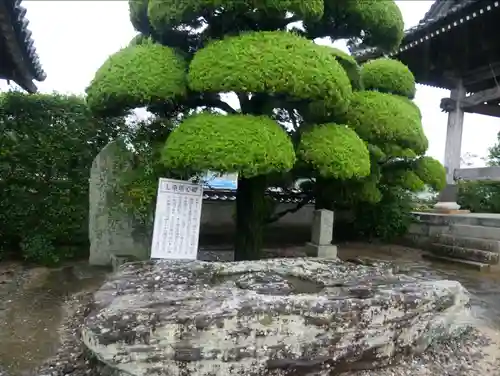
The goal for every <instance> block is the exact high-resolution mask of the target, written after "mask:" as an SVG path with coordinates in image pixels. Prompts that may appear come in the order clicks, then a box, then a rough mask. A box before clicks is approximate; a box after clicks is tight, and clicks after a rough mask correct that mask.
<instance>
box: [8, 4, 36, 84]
mask: <svg viewBox="0 0 500 376" xmlns="http://www.w3.org/2000/svg"><path fill="white" fill-rule="evenodd" d="M25 16H26V9H25V8H23V7H22V6H21V0H2V1H0V79H4V80H7V81H13V82H15V83H16V84H18V85H19V86H20V87H21V88H23V89H24V90H26V91H27V92H29V93H35V92H36V91H37V87H36V85H35V84H34V83H33V81H43V80H45V78H46V74H45V72H44V71H43V69H42V67H41V64H40V60H39V58H38V55H37V53H36V50H35V47H34V41H33V39H32V37H31V35H32V32H31V31H30V30H29V29H28V24H29V21H28V20H27V19H26V17H25Z"/></svg>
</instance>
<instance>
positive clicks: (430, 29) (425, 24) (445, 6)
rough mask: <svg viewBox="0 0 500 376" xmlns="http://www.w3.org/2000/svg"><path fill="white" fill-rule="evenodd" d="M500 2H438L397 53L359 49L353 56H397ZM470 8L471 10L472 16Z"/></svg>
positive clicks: (489, 0)
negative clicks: (455, 17)
mask: <svg viewBox="0 0 500 376" xmlns="http://www.w3.org/2000/svg"><path fill="white" fill-rule="evenodd" d="M499 5H500V4H499V1H495V0H460V1H457V0H451V1H450V0H446V1H444V0H437V1H435V2H434V4H433V5H432V6H431V8H430V9H429V11H428V12H427V13H426V15H425V17H424V18H423V19H422V20H421V21H420V22H419V23H418V25H416V26H414V27H412V28H410V29H408V30H406V31H405V36H404V38H403V42H402V43H401V46H400V47H399V48H398V50H396V51H395V52H392V53H390V54H385V53H384V52H383V51H381V50H379V49H378V48H370V47H368V48H359V49H357V50H352V51H351V52H352V54H353V56H354V57H355V58H356V59H358V60H366V58H374V57H379V56H382V55H386V56H390V57H392V56H396V55H398V54H399V53H400V52H403V51H405V50H407V49H409V48H411V47H414V46H416V45H418V44H420V43H421V42H423V41H425V40H429V39H431V38H433V37H434V36H436V35H439V34H440V33H444V32H447V31H449V30H451V29H453V28H454V27H456V26H458V25H460V24H462V23H464V22H467V21H468V20H470V19H474V18H476V17H478V16H480V15H482V14H484V13H486V12H489V11H490V10H492V9H494V8H498V7H499ZM475 6H480V7H479V9H478V10H476V11H472V8H473V7H475ZM468 8H471V12H470V14H469V13H468ZM459 13H462V14H463V15H464V17H463V18H461V19H459V20H454V21H451V20H450V22H449V23H447V22H446V19H447V18H453V16H454V15H458V14H459Z"/></svg>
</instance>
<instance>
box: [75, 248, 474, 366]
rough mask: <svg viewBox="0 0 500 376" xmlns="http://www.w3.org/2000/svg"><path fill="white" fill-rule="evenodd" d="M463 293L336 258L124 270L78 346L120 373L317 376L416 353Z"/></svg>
mask: <svg viewBox="0 0 500 376" xmlns="http://www.w3.org/2000/svg"><path fill="white" fill-rule="evenodd" d="M467 302H468V294H467V292H466V290H465V289H464V288H463V287H462V286H461V285H460V283H458V282H454V281H446V280H441V281H425V280H422V279H417V278H416V277H409V276H406V275H403V274H397V273H396V272H393V270H392V267H391V266H390V265H388V264H377V265H375V266H366V265H360V264H356V263H345V262H342V261H339V260H326V259H313V258H297V259H271V260H261V261H252V262H249V261H248V262H234V263H229V262H202V261H167V260H162V261H148V262H139V263H132V264H126V265H124V266H122V268H121V269H120V271H119V272H118V273H116V274H114V275H113V276H112V277H111V278H110V279H109V280H108V281H107V282H106V283H105V284H104V285H103V286H102V288H101V289H100V290H99V291H98V292H97V293H96V294H95V303H94V306H93V309H92V311H91V313H90V314H89V316H87V318H86V320H85V323H84V325H83V328H82V338H83V341H84V343H85V345H86V346H87V347H88V348H89V349H90V350H91V351H92V352H93V353H94V354H95V355H96V356H97V357H98V358H99V359H100V360H101V361H103V362H105V363H106V364H108V365H109V366H111V367H114V368H115V369H116V370H118V371H121V372H125V373H127V374H130V375H141V376H146V375H148V376H149V375H189V376H219V375H225V376H230V375H248V376H263V375H275V376H281V375H326V374H330V373H329V372H330V371H332V370H334V373H333V374H337V372H340V371H343V370H351V369H372V368H374V367H378V366H381V365H385V364H388V363H391V362H393V361H395V359H397V358H398V356H400V355H402V354H409V353H419V352H422V351H424V350H425V349H426V348H427V347H428V346H429V344H430V343H431V342H432V341H434V340H436V339H438V338H441V337H442V336H443V335H450V334H453V333H454V330H456V329H458V328H459V326H460V325H459V324H458V322H459V321H457V320H459V319H460V318H462V317H463V315H465V314H466V308H465V306H466V304H467Z"/></svg>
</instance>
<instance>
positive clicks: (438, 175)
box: [414, 157, 446, 191]
mask: <svg viewBox="0 0 500 376" xmlns="http://www.w3.org/2000/svg"><path fill="white" fill-rule="evenodd" d="M414 171H415V174H417V176H418V177H419V178H420V179H421V180H422V181H423V182H424V183H425V184H427V185H429V186H430V187H431V188H432V189H434V190H436V191H440V190H442V189H443V188H444V187H445V186H446V170H445V168H444V166H443V165H442V164H441V162H439V161H438V160H436V159H434V158H432V157H421V158H419V159H417V160H416V161H415V168H414Z"/></svg>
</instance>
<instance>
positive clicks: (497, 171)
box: [453, 166, 500, 181]
mask: <svg viewBox="0 0 500 376" xmlns="http://www.w3.org/2000/svg"><path fill="white" fill-rule="evenodd" d="M453 176H454V178H455V180H472V181H480V180H497V181H500V167H497V166H495V167H479V168H458V169H456V170H455V172H454V174H453Z"/></svg>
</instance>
